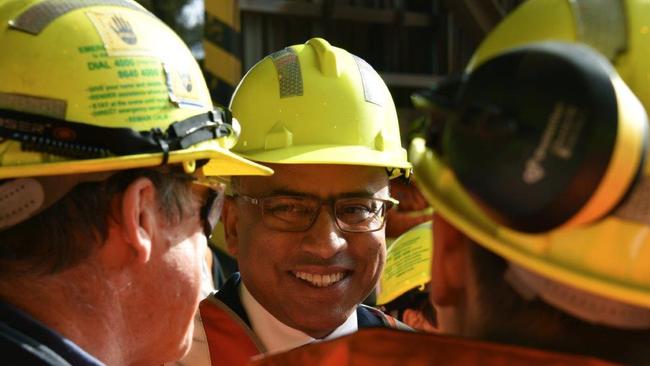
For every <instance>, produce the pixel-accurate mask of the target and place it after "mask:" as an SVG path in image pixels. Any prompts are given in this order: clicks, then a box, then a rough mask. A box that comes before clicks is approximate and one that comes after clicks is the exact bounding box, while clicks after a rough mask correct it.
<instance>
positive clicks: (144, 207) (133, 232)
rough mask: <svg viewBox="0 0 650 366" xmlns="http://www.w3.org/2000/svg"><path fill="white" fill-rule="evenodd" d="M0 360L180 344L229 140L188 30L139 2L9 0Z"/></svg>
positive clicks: (145, 356)
mask: <svg viewBox="0 0 650 366" xmlns="http://www.w3.org/2000/svg"><path fill="white" fill-rule="evenodd" d="M0 24H2V28H3V29H2V32H1V33H0V49H2V50H3V51H2V55H1V56H0V137H1V139H0V179H1V180H0V358H1V359H2V361H1V363H2V364H7V365H102V364H110V365H160V364H162V363H164V362H167V361H173V360H176V359H178V358H180V357H182V356H183V355H184V354H185V352H187V349H188V347H189V345H190V342H191V335H192V317H193V315H194V313H195V311H196V308H197V305H198V302H199V287H200V282H201V278H200V263H201V261H202V260H203V253H204V250H205V249H204V248H205V246H206V235H207V234H208V233H210V231H211V230H212V227H213V226H214V224H215V222H216V220H217V219H218V217H219V211H220V208H221V204H222V203H223V189H222V188H221V185H219V184H217V183H215V182H213V181H212V180H211V179H210V176H214V175H221V174H225V175H230V174H269V173H270V172H271V171H270V170H269V169H267V168H264V167H261V166H259V165H258V164H254V163H252V162H248V161H246V160H245V159H242V158H240V157H238V156H236V155H234V154H232V153H230V152H228V150H227V148H229V147H231V146H232V145H233V143H234V141H235V140H236V137H237V133H236V132H237V130H238V126H237V124H236V121H234V120H232V119H231V117H230V115H229V113H227V111H225V110H221V109H217V110H213V108H212V103H211V101H210V98H209V93H208V90H207V87H206V85H205V82H204V80H203V78H202V76H201V72H200V69H199V67H198V65H197V64H196V62H195V61H194V59H193V58H192V55H191V54H190V52H189V50H188V49H187V48H186V46H185V45H184V44H183V42H182V41H181V40H180V39H179V38H178V37H177V36H176V35H175V34H174V33H173V32H172V31H171V30H170V29H169V28H167V27H166V26H165V25H164V24H163V23H162V22H161V21H159V20H158V19H156V18H155V17H154V16H153V15H151V14H150V13H148V12H147V11H146V10H144V9H143V8H141V7H140V6H139V5H138V4H137V3H135V2H132V1H127V0H125V1H92V2H87V1H74V0H70V1H66V2H65V3H61V2H54V1H24V0H20V1H3V2H2V4H1V5H0Z"/></svg>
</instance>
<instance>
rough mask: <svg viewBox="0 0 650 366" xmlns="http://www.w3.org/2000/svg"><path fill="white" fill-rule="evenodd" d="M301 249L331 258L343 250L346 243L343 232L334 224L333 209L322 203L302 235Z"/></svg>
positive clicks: (321, 256)
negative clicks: (314, 218)
mask: <svg viewBox="0 0 650 366" xmlns="http://www.w3.org/2000/svg"><path fill="white" fill-rule="evenodd" d="M301 241H302V242H301V246H302V248H303V250H305V251H307V252H310V253H312V254H313V255H315V256H318V257H320V258H324V259H326V258H331V257H333V256H335V255H336V254H337V253H338V252H340V251H342V250H344V249H345V248H346V247H347V245H348V243H347V240H346V239H345V237H344V236H343V232H342V231H341V229H339V227H338V226H337V225H336V218H334V213H333V210H332V209H331V208H329V207H327V206H326V205H323V206H322V207H321V209H320V211H319V212H318V216H316V220H315V222H314V224H313V225H312V227H311V228H309V230H307V231H306V232H305V235H304V236H303V237H302V240H301Z"/></svg>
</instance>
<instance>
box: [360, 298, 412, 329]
mask: <svg viewBox="0 0 650 366" xmlns="http://www.w3.org/2000/svg"><path fill="white" fill-rule="evenodd" d="M357 323H358V325H359V328H360V329H361V328H372V327H384V328H395V329H400V330H408V331H412V330H413V328H411V327H409V326H408V325H406V324H404V323H402V322H401V321H399V320H397V319H395V318H393V317H392V316H390V315H388V314H385V313H384V312H382V311H381V310H379V309H377V308H373V307H372V306H368V305H365V304H359V306H357Z"/></svg>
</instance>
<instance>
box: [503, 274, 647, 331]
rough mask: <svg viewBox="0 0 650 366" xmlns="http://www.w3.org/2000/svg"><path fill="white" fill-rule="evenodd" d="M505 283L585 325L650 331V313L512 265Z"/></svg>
mask: <svg viewBox="0 0 650 366" xmlns="http://www.w3.org/2000/svg"><path fill="white" fill-rule="evenodd" d="M504 279H505V280H506V281H507V282H508V283H509V284H510V285H511V286H512V288H513V289H514V290H515V291H516V292H517V293H518V294H519V295H520V296H521V297H523V298H524V299H525V300H527V301H532V300H533V299H535V298H539V299H541V300H542V301H544V302H546V303H547V304H549V305H551V306H553V307H555V308H557V309H560V310H562V311H564V312H565V313H568V314H570V315H572V316H574V317H576V318H578V319H581V320H583V321H586V322H589V323H594V324H598V325H604V326H609V327H613V328H622V329H631V330H634V329H636V330H640V329H649V328H650V309H649V308H644V307H641V306H636V305H632V304H626V303H622V302H619V301H616V300H612V299H609V298H605V297H602V296H599V295H595V294H593V293H590V292H587V291H583V290H580V289H578V288H576V287H572V286H568V285H565V284H562V283H559V282H556V281H554V280H551V279H548V278H545V277H542V276H540V275H538V274H536V273H533V272H531V271H529V270H527V269H524V268H523V267H521V266H519V265H517V264H514V263H513V262H509V267H508V269H507V270H506V272H505V274H504Z"/></svg>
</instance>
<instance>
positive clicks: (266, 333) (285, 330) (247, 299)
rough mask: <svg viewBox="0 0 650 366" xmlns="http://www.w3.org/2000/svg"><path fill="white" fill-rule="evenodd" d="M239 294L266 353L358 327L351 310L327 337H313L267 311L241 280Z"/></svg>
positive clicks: (337, 335)
mask: <svg viewBox="0 0 650 366" xmlns="http://www.w3.org/2000/svg"><path fill="white" fill-rule="evenodd" d="M239 296H240V298H241V303H242V306H243V307H244V310H245V311H246V314H247V315H248V319H249V320H250V323H251V328H253V331H254V332H255V334H256V335H257V337H258V338H259V339H260V341H261V342H262V344H263V345H264V347H266V350H267V352H268V353H277V352H282V351H287V350H290V349H293V348H296V347H300V346H302V345H304V344H308V343H313V342H321V341H326V340H329V339H334V338H338V337H341V336H344V335H346V334H350V333H354V332H356V331H357V329H358V324H357V312H356V311H353V312H352V314H351V315H350V316H349V317H348V319H347V320H346V321H345V322H344V323H343V324H341V325H340V326H339V327H338V328H336V329H334V331H333V332H332V333H330V334H329V335H328V336H327V337H325V338H322V339H315V338H313V337H311V336H309V335H308V334H306V333H303V332H302V331H299V330H297V329H294V328H291V327H289V326H287V325H286V324H284V323H282V322H281V321H279V320H278V319H276V318H275V317H274V316H273V315H272V314H271V313H269V312H268V311H267V310H266V309H265V308H264V307H263V306H262V305H261V304H260V303H259V302H258V301H257V300H256V299H255V298H254V297H253V295H251V293H250V292H249V291H248V289H247V288H246V286H245V285H244V281H242V282H241V286H240V287H239Z"/></svg>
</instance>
